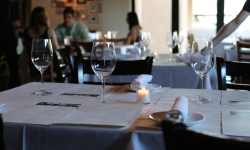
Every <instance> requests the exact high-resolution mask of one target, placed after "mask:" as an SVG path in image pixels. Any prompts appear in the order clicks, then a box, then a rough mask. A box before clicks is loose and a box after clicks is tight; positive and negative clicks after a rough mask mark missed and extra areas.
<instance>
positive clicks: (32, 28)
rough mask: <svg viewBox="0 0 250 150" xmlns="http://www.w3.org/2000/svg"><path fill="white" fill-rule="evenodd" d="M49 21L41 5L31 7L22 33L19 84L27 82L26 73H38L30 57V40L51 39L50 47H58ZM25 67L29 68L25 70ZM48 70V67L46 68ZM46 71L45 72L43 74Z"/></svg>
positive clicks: (56, 48)
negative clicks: (27, 21) (28, 18)
mask: <svg viewBox="0 0 250 150" xmlns="http://www.w3.org/2000/svg"><path fill="white" fill-rule="evenodd" d="M49 24H50V21H49V16H48V13H47V12H46V10H45V9H44V8H43V7H36V8H34V9H33V11H32V13H31V17H30V24H29V27H27V28H26V29H25V30H24V33H23V44H24V50H23V52H22V54H21V56H20V57H19V61H18V62H19V63H18V65H19V68H20V69H19V72H20V82H21V84H24V83H27V82H29V76H28V74H29V73H30V74H35V73H38V70H37V69H36V68H35V66H34V65H33V63H32V62H31V59H30V52H31V49H32V44H31V43H32V40H33V39H35V38H40V39H51V42H52V47H53V49H54V50H58V49H59V45H58V42H57V39H56V34H55V31H54V29H53V28H50V27H49ZM55 57H56V55H55V53H54V54H53V59H54V60H55ZM27 68H29V69H28V70H27ZM48 70H49V69H48ZM46 73H48V72H45V74H46Z"/></svg>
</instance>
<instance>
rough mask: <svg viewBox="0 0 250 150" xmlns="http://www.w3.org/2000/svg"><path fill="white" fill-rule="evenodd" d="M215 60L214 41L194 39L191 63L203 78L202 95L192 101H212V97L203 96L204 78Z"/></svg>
mask: <svg viewBox="0 0 250 150" xmlns="http://www.w3.org/2000/svg"><path fill="white" fill-rule="evenodd" d="M214 62H215V55H214V53H213V43H212V41H194V42H193V44H192V53H191V56H190V64H191V66H192V68H193V69H194V71H195V73H196V74H197V75H199V77H200V79H201V95H200V96H199V97H198V98H196V99H192V100H190V102H192V103H200V104H202V103H210V102H212V100H211V99H207V98H205V97H204V96H203V93H202V89H203V79H204V77H205V76H206V74H208V73H209V71H210V70H211V69H212V68H213V66H214Z"/></svg>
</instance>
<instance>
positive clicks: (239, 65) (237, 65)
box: [216, 57, 250, 90]
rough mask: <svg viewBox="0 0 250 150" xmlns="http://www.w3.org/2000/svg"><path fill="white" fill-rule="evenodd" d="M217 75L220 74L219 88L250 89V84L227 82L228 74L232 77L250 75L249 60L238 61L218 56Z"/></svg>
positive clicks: (246, 76) (247, 76)
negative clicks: (226, 59) (225, 59)
mask: <svg viewBox="0 0 250 150" xmlns="http://www.w3.org/2000/svg"><path fill="white" fill-rule="evenodd" d="M216 63H217V76H218V88H219V90H227V88H231V89H242V90H250V85H249V84H241V83H227V82H226V75H228V76H232V77H243V78H249V77H250V70H249V68H250V63H248V62H238V61H224V59H223V58H221V57H217V58H216Z"/></svg>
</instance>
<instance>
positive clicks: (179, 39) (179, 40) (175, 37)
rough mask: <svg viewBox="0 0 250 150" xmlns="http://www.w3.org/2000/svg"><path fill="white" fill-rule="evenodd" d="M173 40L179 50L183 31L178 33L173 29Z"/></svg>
mask: <svg viewBox="0 0 250 150" xmlns="http://www.w3.org/2000/svg"><path fill="white" fill-rule="evenodd" d="M174 35H175V36H174V40H175V42H176V44H177V46H178V50H179V52H180V49H181V43H182V42H183V40H184V36H183V32H182V31H180V32H179V33H178V32H177V31H174Z"/></svg>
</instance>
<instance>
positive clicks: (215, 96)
mask: <svg viewBox="0 0 250 150" xmlns="http://www.w3.org/2000/svg"><path fill="white" fill-rule="evenodd" d="M40 86H41V83H39V82H31V83H27V84H25V85H22V86H20V87H16V88H13V89H10V90H6V91H3V92H0V102H4V103H5V105H3V106H1V107H0V113H1V114H2V115H3V122H4V136H5V137H4V139H5V145H6V150H13V149H24V150H30V149H32V150H33V149H37V150H40V149H41V150H43V149H60V150H64V149H67V150H68V149H74V150H78V149H91V150H93V149H127V150H135V149H136V150H138V149H143V150H150V149H158V150H163V149H165V145H164V139H163V133H162V130H161V126H160V124H159V120H157V119H161V120H162V119H164V118H151V119H150V118H149V116H150V115H152V114H154V113H157V112H165V111H168V110H170V109H171V107H172V105H173V104H174V101H175V99H176V98H177V97H178V96H185V97H186V98H187V99H193V98H197V97H198V96H199V95H200V90H199V89H185V88H170V87H161V88H156V89H152V91H151V92H150V104H147V105H143V104H138V103H137V102H136V92H134V91H129V90H128V89H127V88H126V87H125V86H106V87H105V100H106V103H102V102H101V100H100V96H99V95H100V94H101V89H102V87H101V86H100V85H91V84H67V83H47V82H46V83H44V89H45V90H47V91H49V92H52V93H53V94H52V95H51V96H35V95H31V93H33V92H36V91H37V90H39V89H40ZM203 94H204V96H205V97H206V98H209V99H211V100H212V103H207V104H197V103H188V111H189V112H190V113H191V114H192V113H197V114H199V115H200V116H202V119H199V120H194V121H193V122H192V123H193V124H192V126H189V127H188V129H189V130H194V131H197V132H203V133H207V134H213V135H219V136H221V135H228V136H229V137H230V138H234V139H236V140H245V141H250V128H249V127H250V126H249V116H250V115H249V114H250V109H249V106H250V105H249V104H250V96H249V95H250V94H249V91H220V90H203ZM227 112H232V113H233V115H231V116H230V115H228V114H227ZM237 114H238V115H237ZM241 114H243V115H241ZM227 117H236V118H234V119H238V121H237V122H234V121H232V118H231V119H230V118H227ZM240 120H241V121H240ZM242 120H246V121H245V122H244V121H242ZM247 120H248V121H247ZM230 121H231V122H230ZM238 127H239V128H240V129H238ZM233 131H235V132H233ZM180 144H181V141H180Z"/></svg>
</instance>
